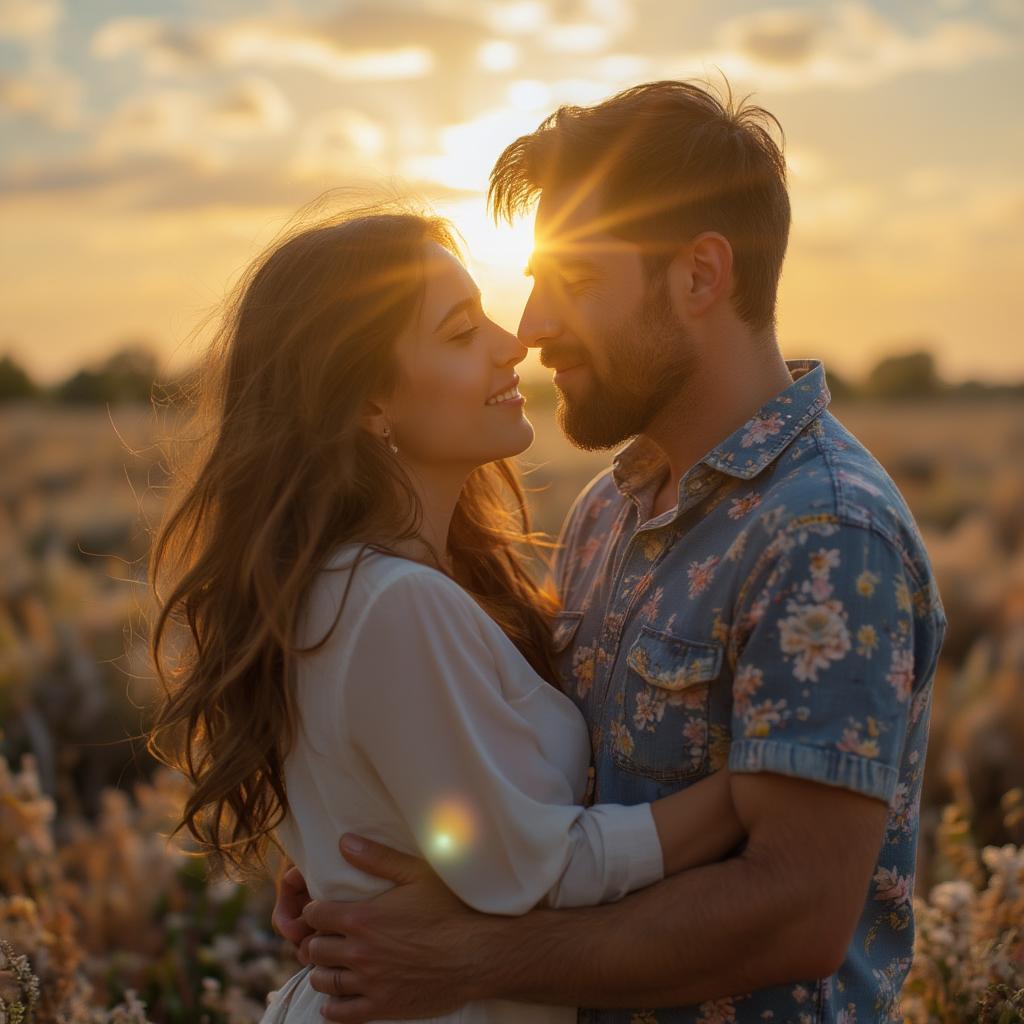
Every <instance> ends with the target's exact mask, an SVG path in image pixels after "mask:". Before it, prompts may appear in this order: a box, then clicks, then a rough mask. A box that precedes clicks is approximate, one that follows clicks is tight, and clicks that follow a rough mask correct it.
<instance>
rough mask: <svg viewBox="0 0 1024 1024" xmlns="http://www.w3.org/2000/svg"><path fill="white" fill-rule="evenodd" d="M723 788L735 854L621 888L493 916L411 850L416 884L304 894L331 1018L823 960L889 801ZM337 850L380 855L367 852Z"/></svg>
mask: <svg viewBox="0 0 1024 1024" xmlns="http://www.w3.org/2000/svg"><path fill="white" fill-rule="evenodd" d="M732 799H733V802H734V804H735V807H736V811H737V814H738V816H739V818H740V821H741V822H742V824H743V825H744V827H745V828H746V830H747V832H748V835H749V840H748V843H747V846H746V848H745V849H744V851H743V852H742V853H741V854H739V855H737V856H735V857H733V858H730V859H729V860H727V861H724V862H722V863H719V864H712V865H708V866H705V867H700V868H695V869H693V870H690V871H685V872H683V873H681V874H678V875H675V876H673V877H671V878H668V879H666V880H665V881H664V882H661V883H659V884H658V885H655V886H651V887H650V888H648V889H645V890H643V891H641V892H638V893H634V894H632V895H630V896H627V897H626V898H625V899H623V900H621V901H619V902H617V903H613V904H607V905H603V906H599V907H588V908H582V909H578V910H535V911H532V912H530V913H529V914H526V915H524V916H522V917H519V918H496V917H490V916H486V915H481V914H474V913H473V912H471V911H468V910H464V909H462V908H459V907H456V906H454V905H453V904H452V903H451V902H450V901H448V902H446V901H445V896H444V895H443V894H441V893H439V892H437V891H436V888H435V887H434V883H433V882H432V881H431V880H430V879H428V878H425V877H424V876H423V874H422V873H420V874H417V873H416V871H415V870H414V869H413V868H411V867H410V866H409V865H408V864H406V865H404V866H403V868H402V872H404V875H401V874H400V876H399V877H397V878H396V879H395V880H396V881H400V882H401V881H405V882H409V881H410V879H415V881H413V882H412V884H405V885H402V884H400V885H398V886H397V887H396V888H395V889H392V890H390V891H389V892H387V893H384V894H383V895H381V896H378V897H376V898H375V899H373V900H370V901H367V902H364V903H360V904H353V905H351V906H341V905H337V904H335V905H329V904H323V903H320V904H312V905H311V906H310V907H309V908H307V911H306V914H305V916H306V920H307V922H308V923H309V924H310V925H311V926H313V927H315V928H317V929H318V930H319V931H335V932H340V933H343V934H344V937H343V938H341V937H332V936H326V935H325V936H316V937H314V938H313V939H312V940H311V945H310V956H311V959H312V961H313V962H314V963H315V964H317V965H320V966H318V967H317V969H316V970H315V971H314V972H313V978H312V981H313V985H314V987H315V988H317V989H318V990H319V991H321V992H325V993H327V994H328V995H333V996H336V997H341V998H335V999H331V1000H330V1002H329V1004H328V1006H327V1007H326V1008H325V1009H326V1015H327V1017H328V1019H330V1020H334V1021H340V1022H349V1024H358V1022H363V1021H369V1020H373V1019H376V1018H380V1017H392V1018H395V1017H414V1016H418V1015H422V1014H423V1013H424V1012H427V1011H426V1008H428V1007H430V1008H434V1007H437V1006H439V1005H445V1006H454V1005H461V1004H462V1003H464V1002H468V1001H470V1000H472V999H483V998H508V999H519V1000H523V1001H529V1002H543V1003H561V1004H565V1005H570V1006H575V1005H580V1006H607V1007H613V1006H645V1007H652V1008H653V1007H657V1006H678V1005H688V1004H692V1003H699V1002H703V1001H705V1000H708V999H713V998H721V997H724V996H729V995H738V994H741V993H745V992H750V991H753V990H756V989H760V988H765V987H767V986H771V985H775V984H782V983H785V982H789V981H797V980H810V979H813V978H818V977H825V976H827V975H829V974H831V973H832V972H833V971H834V970H835V969H836V968H837V967H838V965H839V964H840V963H841V962H842V960H843V959H844V957H845V954H846V949H847V947H848V945H849V942H850V938H851V936H852V934H853V932H854V929H855V927H856V923H857V920H858V918H859V916H860V914H861V912H862V910H863V906H864V897H865V894H866V892H867V890H868V886H869V884H870V879H871V871H872V868H873V867H874V865H875V862H876V860H877V856H878V850H879V847H880V846H881V842H882V837H883V830H884V825H885V819H886V813H887V811H886V805H885V804H884V802H882V801H881V800H877V799H873V798H869V797H865V796H861V795H859V794H856V793H853V792H850V791H848V790H843V789H839V788H836V787H831V786H826V785H823V784H820V783H815V782H808V781H805V780H801V779H794V778H787V777H785V776H782V775H777V774H771V773H758V774H739V773H737V774H735V775H734V777H733V780H732ZM346 856H347V858H348V859H349V860H350V861H351V862H352V863H353V864H355V865H356V866H357V867H361V868H363V869H364V870H371V871H373V870H374V868H373V859H372V858H359V857H354V856H352V855H350V854H346ZM392 877H394V876H393V875H392ZM425 933H426V934H431V935H432V936H433V941H431V942H426V941H424V934H425ZM341 965H345V966H344V967H343V968H342V969H341V970H338V969H337V968H338V967H340V966H341ZM399 974H400V975H401V977H399ZM352 997H356V998H352Z"/></svg>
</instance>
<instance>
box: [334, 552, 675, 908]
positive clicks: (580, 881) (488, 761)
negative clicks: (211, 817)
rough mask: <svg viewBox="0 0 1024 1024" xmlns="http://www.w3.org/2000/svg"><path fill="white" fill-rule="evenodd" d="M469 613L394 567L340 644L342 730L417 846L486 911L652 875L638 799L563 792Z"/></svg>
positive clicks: (606, 892) (605, 891) (631, 885)
mask: <svg viewBox="0 0 1024 1024" xmlns="http://www.w3.org/2000/svg"><path fill="white" fill-rule="evenodd" d="M483 614H484V613H483V611H482V610H481V609H479V608H478V606H477V605H476V604H475V603H474V602H473V600H472V598H470V597H469V596H468V595H467V594H465V593H464V592H462V591H461V590H460V589H459V588H458V586H457V585H456V584H454V583H452V582H451V581H450V580H448V579H446V578H445V577H443V576H441V575H440V574H435V573H432V572H422V573H420V572H414V573H406V574H402V575H399V576H398V577H397V578H396V579H393V580H392V581H391V582H390V583H388V584H387V585H386V586H385V588H384V589H383V590H382V591H381V592H380V593H379V594H378V595H377V596H376V598H375V599H374V600H373V602H372V604H371V605H370V606H369V607H367V608H366V609H364V610H363V615H362V620H361V622H360V623H359V624H358V625H357V627H356V629H355V632H354V635H352V634H350V635H349V637H348V643H347V644H346V647H347V648H348V650H349V652H350V656H351V660H350V661H349V662H348V666H347V671H346V672H345V676H346V683H345V687H344V690H343V691H342V692H343V704H342V707H341V708H340V709H339V712H340V714H341V715H342V716H343V720H344V721H343V729H344V731H345V732H346V733H347V734H348V737H349V741H350V742H351V743H352V744H353V745H354V747H355V748H356V749H357V750H358V751H359V752H360V753H361V755H362V756H363V757H365V758H366V759H367V761H368V762H369V763H370V765H371V766H372V768H373V770H374V771H375V773H376V774H377V776H378V777H379V778H380V780H381V782H382V784H383V786H384V788H385V789H386V790H387V791H388V793H389V795H390V797H391V799H392V800H393V801H394V803H395V805H396V807H397V810H398V812H399V814H400V815H401V817H402V819H403V820H404V821H405V823H406V825H407V826H408V828H409V830H410V831H411V833H412V834H413V836H414V837H415V841H416V844H417V846H418V847H419V850H420V852H421V854H422V856H423V857H425V858H426V860H427V861H428V862H429V863H430V865H431V866H432V867H433V869H434V870H435V871H436V872H437V874H438V875H439V876H440V877H441V878H442V880H443V881H444V882H445V884H446V885H447V886H448V887H449V888H450V889H451V890H452V891H453V892H454V893H455V894H456V895H457V896H458V897H459V898H460V899H462V900H463V901H464V902H465V903H467V904H469V905H470V906H471V907H474V908H475V909H477V910H480V911H484V912H486V913H492V914H522V913H525V912H526V911H528V910H530V909H531V908H533V907H534V906H536V905H538V904H539V903H543V904H545V905H548V906H555V907H568V906H589V905H593V904H596V903H602V902H610V901H613V900H617V899H620V898H621V897H622V896H624V895H626V893H628V892H631V891H633V890H634V889H639V888H643V887H644V886H646V885H650V884H652V883H653V882H656V881H658V880H659V879H661V878H662V877H663V876H664V866H663V859H662V852H661V845H660V842H659V840H658V834H657V830H656V828H655V825H654V819H653V816H652V814H651V809H650V804H646V803H645V804H638V805H635V806H624V805H618V804H601V805H597V806H595V807H591V808H589V809H584V808H583V807H581V806H579V805H577V804H576V803H574V800H573V792H572V787H571V784H570V781H569V780H568V779H567V778H566V776H565V773H564V771H563V769H561V768H560V767H558V766H557V765H554V764H552V763H551V762H550V761H548V760H547V758H546V757H545V755H544V753H543V752H542V749H541V747H540V745H539V744H538V742H537V740H536V737H535V735H534V731H533V729H532V728H531V725H530V722H529V720H528V719H527V718H526V717H524V716H523V714H521V713H520V711H519V710H517V707H516V701H510V700H508V699H507V698H506V697H505V695H504V694H503V693H502V689H501V678H500V675H501V669H500V666H499V664H498V659H497V658H496V656H495V653H494V651H493V650H492V648H491V646H490V645H489V644H488V642H487V638H486V637H485V634H484V631H483V628H482V625H483V624H482V623H481V621H480V619H479V617H480V616H482V615H483ZM537 683H538V686H548V685H549V684H548V683H547V682H545V681H544V680H542V679H541V678H540V677H539V676H538V677H537ZM534 695H535V692H534V693H531V694H527V698H528V697H530V696H534ZM524 701H526V698H520V701H519V703H523V702H524ZM529 703H531V704H533V703H534V702H533V701H530V702H529ZM572 710H573V711H575V709H574V708H573V709H572Z"/></svg>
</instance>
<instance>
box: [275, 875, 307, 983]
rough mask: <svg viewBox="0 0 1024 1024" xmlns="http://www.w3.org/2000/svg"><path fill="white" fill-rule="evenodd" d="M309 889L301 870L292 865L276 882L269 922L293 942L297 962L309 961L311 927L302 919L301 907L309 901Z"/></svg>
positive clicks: (279, 933)
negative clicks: (275, 896) (275, 893)
mask: <svg viewBox="0 0 1024 1024" xmlns="http://www.w3.org/2000/svg"><path fill="white" fill-rule="evenodd" d="M309 899H310V896H309V890H308V889H307V888H306V880H305V879H304V878H303V877H302V872H301V871H299V869H298V868H297V867H295V866H294V865H292V867H290V868H289V869H288V870H287V871H286V872H285V873H284V874H283V875H281V877H280V878H279V879H278V882H277V902H276V903H275V904H274V912H273V914H272V915H271V917H270V923H271V925H272V926H273V928H274V931H276V932H277V933H278V935H280V936H282V937H283V938H286V939H287V940H288V941H289V942H294V943H295V945H296V947H297V948H298V953H297V954H296V955H297V956H298V959H299V963H300V964H302V965H303V966H305V965H306V964H308V963H309V940H310V938H312V935H313V929H312V928H310V927H309V925H308V924H306V922H305V921H304V920H303V919H302V910H303V907H305V906H306V904H307V903H308V902H309Z"/></svg>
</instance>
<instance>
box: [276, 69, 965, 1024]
mask: <svg viewBox="0 0 1024 1024" xmlns="http://www.w3.org/2000/svg"><path fill="white" fill-rule="evenodd" d="M771 120H773V119H771V117H770V115H768V114H766V113H765V112H764V111H762V110H760V109H758V108H744V107H743V106H742V105H741V106H740V108H739V109H734V108H733V106H732V102H731V98H730V99H729V100H728V101H727V102H725V103H722V102H720V101H719V100H718V99H716V98H715V97H713V96H712V95H710V94H709V93H708V92H706V91H704V90H703V89H701V88H698V87H696V86H694V85H690V84H685V83H680V82H657V83H652V84H648V85H643V86H638V87H636V88H634V89H630V90H627V91H626V92H624V93H621V94H619V95H618V96H615V97H613V98H612V99H610V100H608V101H606V102H604V103H601V104H598V105H596V106H594V107H589V108H576V107H568V108H562V109H560V110H559V111H558V112H557V113H555V114H554V115H552V116H551V117H550V118H548V119H547V120H546V121H545V122H544V123H543V124H542V125H541V126H540V128H538V130H537V131H536V132H534V133H533V134H531V135H528V136H525V137H523V138H521V139H519V140H517V141H516V142H514V143H513V144H512V145H511V146H509V147H508V149H507V150H506V151H505V152H504V153H503V154H502V156H501V157H500V159H499V161H498V163H497V165H496V167H495V169H494V171H493V172H492V177H491V193H490V200H491V203H492V205H493V208H494V210H495V212H496V213H502V214H506V215H509V216H511V215H512V214H514V213H516V212H518V211H520V210H522V209H524V208H526V207H527V206H529V205H530V204H531V203H532V202H533V201H534V200H535V199H538V198H539V204H538V207H537V214H536V239H537V246H536V250H535V252H534V255H533V257H532V259H531V267H530V271H531V272H532V275H533V279H534V287H533V291H532V293H531V295H530V299H529V302H528V303H527V306H526V309H525V311H524V313H523V318H522V322H521V324H520V329H519V333H520V337H521V339H522V340H523V341H524V342H525V343H526V344H528V345H531V346H535V347H539V348H540V353H541V361H542V362H543V363H544V365H545V366H549V367H551V368H553V369H554V370H555V371H556V372H555V375H554V382H555V385H556V388H557V389H558V392H559V417H560V422H561V424H562V426H563V429H564V430H565V432H566V434H567V435H568V436H569V438H570V439H571V440H572V441H574V442H575V443H576V444H577V445H579V446H580V447H583V448H608V447H612V446H614V445H617V444H619V443H620V442H622V441H626V440H628V439H630V438H632V439H633V440H632V441H631V442H630V443H629V444H628V445H627V446H626V447H625V448H624V449H623V450H622V451H620V452H619V454H618V455H617V456H616V458H615V460H614V463H613V466H612V468H611V469H610V470H609V471H607V472H605V473H602V474H601V475H600V476H599V477H597V479H596V480H594V481H593V482H592V483H591V484H590V485H589V486H588V487H587V488H586V490H585V491H584V492H583V494H582V495H581V496H580V497H579V498H578V499H577V501H576V503H575V505H574V507H573V509H572V510H571V512H570V514H569V517H568V519H567V521H566V524H565V527H564V529H563V533H562V542H563V547H562V549H561V551H560V554H559V559H558V563H557V578H558V584H559V587H560V592H561V597H562V601H563V607H564V609H565V611H564V612H563V613H562V614H561V616H560V618H559V621H558V622H557V624H556V629H555V644H556V648H557V649H558V651H559V658H560V669H561V673H562V678H563V681H564V685H565V690H566V692H567V693H569V694H570V695H571V696H572V697H573V699H574V700H575V701H576V702H577V704H578V706H579V707H580V709H581V711H582V712H583V714H584V715H585V717H586V719H587V721H588V723H589V725H590V727H591V736H592V745H593V752H594V771H595V780H594V781H595V791H594V799H595V800H596V801H604V802H614V803H626V804H632V803H637V802H640V801H645V800H653V799H656V798H658V797H660V796H663V795H665V794H667V793H669V792H672V791H674V790H676V789H678V788H680V787H683V786H687V785H690V784H692V783H693V782H695V781H696V780H698V779H700V778H702V777H704V776H706V775H707V774H709V773H710V772H712V771H714V770H715V769H717V768H719V767H721V766H722V765H724V764H726V763H727V764H728V765H729V767H730V769H731V770H732V773H733V781H732V799H733V803H734V805H735V807H736V810H737V813H738V815H739V817H740V819H741V820H742V822H743V824H744V826H745V828H746V831H747V833H748V840H747V842H746V844H745V845H744V847H743V848H742V849H741V850H739V851H737V852H736V853H735V854H734V855H733V856H731V857H729V858H727V859H725V860H723V861H721V862H720V863H717V864H713V865H709V866H706V867H701V868H697V869H694V870H691V871H686V872H683V873H681V874H678V875H674V876H672V877H670V878H667V879H666V880H665V881H663V882H661V883H659V884H658V885H655V886H651V887H650V888H648V889H645V890H643V891H641V892H638V893H634V894H632V895H631V896H628V897H626V898H625V899H623V900H621V901H620V902H618V903H615V904H610V905H604V906H600V907H594V908H586V909H581V910H549V909H539V910H534V911H532V912H531V913H529V914H527V915H525V916H523V917H521V918H511V919H505V918H494V917H488V916H486V915H481V914H477V913H474V912H473V911H470V910H468V909H467V908H465V907H463V906H462V905H461V904H460V903H459V902H458V901H457V900H456V899H454V897H452V896H451V895H450V894H449V893H448V892H447V891H446V890H445V889H444V887H443V886H441V885H440V883H439V882H438V881H437V880H436V878H434V877H433V876H432V874H431V872H430V871H429V869H428V868H427V867H426V866H425V865H424V864H423V863H422V862H419V861H417V860H416V859H415V858H410V857H407V856H405V855H403V854H400V853H397V852H396V851H389V850H387V849H385V848H383V847H380V846H378V845H376V844H373V843H369V842H366V843H364V844H363V850H362V852H361V853H360V852H357V851H355V850H353V849H349V848H346V847H345V845H344V844H343V853H344V855H345V856H346V857H347V859H348V860H349V861H350V862H351V863H353V864H354V865H356V866H358V867H361V868H363V869H364V870H367V871H370V872H371V873H374V874H378V875H381V876H383V877H386V878H391V879H393V880H394V881H395V882H397V883H399V884H397V885H396V887H395V888H394V889H392V890H391V891H389V892H388V893H385V894H384V895H383V896H380V897H377V898H376V899H374V900H371V901H368V902H366V903H357V904H341V903H334V904H331V903H314V904H310V905H309V906H307V907H306V908H305V911H304V919H305V921H304V923H301V922H299V921H298V920H297V919H296V918H297V914H298V910H299V908H300V907H301V904H302V903H303V901H304V900H303V894H302V885H301V879H299V878H296V877H295V874H294V873H293V874H292V876H291V877H290V878H289V880H288V883H287V884H285V885H284V886H283V887H282V894H281V897H280V899H279V905H278V908H277V913H276V915H275V917H276V920H277V922H278V924H279V926H280V927H282V930H284V931H285V932H287V933H288V934H290V935H291V936H292V937H294V938H296V939H299V940H303V939H304V937H305V936H308V929H309V928H314V929H316V930H317V932H318V934H317V935H315V936H314V937H312V938H311V939H309V938H307V939H305V941H304V945H305V949H306V952H307V953H308V956H309V957H310V958H311V960H312V962H314V963H315V964H317V965H318V966H317V967H316V969H315V970H314V972H313V983H314V986H315V987H316V988H317V989H318V990H320V991H322V992H325V993H328V994H329V995H331V996H332V997H333V998H332V999H331V1000H330V1001H329V1003H328V1006H327V1007H326V1009H325V1013H326V1016H327V1017H328V1018H329V1019H331V1020H335V1021H367V1020H374V1019H380V1018H397V1017H425V1016H430V1015H435V1014H439V1013H441V1012H445V1011H448V1010H451V1009H453V1008H455V1007H456V1006H459V1005H461V1004H463V1003H465V1002H467V1001H469V1000H471V999H482V998H491V997H495V998H506V999H513V1000H524V1001H536V1002H543V1003H562V1004H566V1005H570V1006H571V1005H576V1006H580V1007H584V1009H581V1010H580V1012H579V1020H580V1021H581V1022H583V1021H586V1022H595V1024H596V1022H600V1024H653V1022H662V1024H677V1022H679V1024H682V1022H686V1024H709V1022H723V1024H724V1022H733V1021H735V1022H753V1021H759V1022H760V1021H765V1020H771V1021H776V1022H782V1021H797V1022H802V1021H815V1022H817V1021H837V1022H839V1021H841V1022H847V1024H849V1022H853V1021H859V1022H865V1021H878V1020H887V1019H894V1018H896V1017H897V1013H898V995H899V989H900V986H901V984H902V981H903V979H904V977H905V976H906V973H907V970H908V968H909V965H910V959H911V953H912V940H913V917H912V905H911V892H912V888H913V872H914V854H915V847H916V839H917V810H918V803H919V795H920V786H921V780H922V775H923V771H924V755H925V744H926V738H927V723H928V717H929V710H930V697H931V681H932V675H933V672H934V668H935V664H936V660H937V658H938V653H939V649H940V646H941V642H942V638H943V636H944V633H945V625H946V623H945V617H944V614H943V611H942V607H941V604H940V602H939V598H938V594H937V591H936V588H935V584H934V580H933V577H932V573H931V569H930V566H929V563H928V559H927V556H926V554H925V551H924V548H923V545H922V542H921V538H920V536H919V534H918V532H917V529H916V527H915V525H914V522H913V519H912V517H911V514H910V512H909V510H908V509H907V507H906V505H905V503H904V501H903V499H902V497H901V496H900V495H899V493H898V491H897V489H896V487H895V485H894V484H893V482H892V481H891V480H890V479H889V477H888V476H887V475H886V473H885V472H884V470H883V469H882V468H881V466H880V465H879V464H878V463H877V462H876V461H875V460H874V459H873V457H872V456H871V455H870V454H869V453H868V452H867V451H866V450H865V449H864V448H863V447H862V446H861V445H860V444H859V443H858V442H857V440H856V439H855V438H854V437H853V436H852V435H851V434H850V433H849V432H848V431H846V430H845V429H844V428H843V427H842V426H841V424H840V423H839V422H838V421H837V420H836V419H835V418H834V417H833V416H832V415H831V414H830V413H829V412H828V411H827V405H828V403H829V398H830V396H829V393H828V390H827V388H826V385H825V378H824V368H823V366H822V364H821V363H820V362H816V361H810V360H806V361H794V362H790V363H787V362H786V361H785V360H784V359H783V358H782V355H781V353H780V351H779V348H778V345H777V342H776V338H775V301H776V290H777V285H778V280H779V275H780V272H781V267H782V261H783V256H784V253H785V249H786V243H787V238H788V231H789V219H790V215H789V202H788V197H787V193H786V187H785V165H784V161H783V158H782V155H781V153H780V151H779V149H778V147H777V146H776V144H775V142H774V141H773V139H772V137H771V135H770V133H769V131H768V130H767V128H766V125H768V124H769V122H770V121H771ZM587 1007H594V1008H600V1009H586V1008H587Z"/></svg>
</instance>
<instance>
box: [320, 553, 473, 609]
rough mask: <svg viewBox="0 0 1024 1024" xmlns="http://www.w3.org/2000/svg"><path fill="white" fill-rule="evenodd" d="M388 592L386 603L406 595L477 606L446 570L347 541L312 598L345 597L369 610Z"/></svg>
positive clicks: (334, 555)
mask: <svg viewBox="0 0 1024 1024" xmlns="http://www.w3.org/2000/svg"><path fill="white" fill-rule="evenodd" d="M346 592H347V593H348V597H347V598H345V594H346ZM385 596H386V597H387V601H386V602H385V603H391V602H392V601H395V600H397V599H401V598H402V597H407V598H410V599H413V600H416V599H422V600H426V601H438V602H441V603H442V604H444V605H450V604H451V603H452V602H454V603H456V604H459V605H463V604H464V605H466V606H467V607H468V606H472V607H473V608H476V607H478V606H477V604H476V602H475V601H474V600H473V599H472V598H471V597H470V596H469V594H467V593H466V591H465V590H463V589H462V587H460V586H459V584H458V583H456V582H455V581H454V580H453V579H451V578H450V577H449V576H446V575H445V574H444V573H443V572H440V571H439V570H437V569H433V568H431V567H430V566H429V565H424V564H423V563H422V562H417V561H414V560H413V559H411V558H403V557H402V556H401V555H395V554H392V553H390V552H388V551H383V550H381V549H379V548H373V547H370V546H369V545H364V544H345V545H342V546H341V547H339V548H337V549H336V550H335V551H334V552H332V554H331V556H330V557H329V558H328V559H327V560H326V562H325V563H324V565H323V567H322V569H321V571H320V573H319V574H318V575H317V579H316V581H315V582H314V585H313V600H315V601H327V602H328V603H330V604H337V603H338V602H340V601H341V600H343V599H345V600H348V601H353V602H354V604H355V606H356V607H357V608H360V609H362V610H363V611H364V612H369V611H370V610H371V608H372V607H373V606H374V605H376V604H377V603H378V602H379V601H380V600H381V598H383V597H385Z"/></svg>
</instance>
